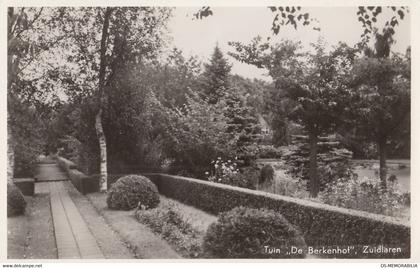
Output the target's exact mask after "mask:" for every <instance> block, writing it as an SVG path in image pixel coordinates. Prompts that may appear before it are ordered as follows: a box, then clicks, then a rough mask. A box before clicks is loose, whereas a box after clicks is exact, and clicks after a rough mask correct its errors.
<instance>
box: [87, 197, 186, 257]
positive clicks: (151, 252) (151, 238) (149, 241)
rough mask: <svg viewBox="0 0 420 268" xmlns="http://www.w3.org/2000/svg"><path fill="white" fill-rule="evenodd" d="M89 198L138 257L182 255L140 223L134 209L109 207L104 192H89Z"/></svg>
mask: <svg viewBox="0 0 420 268" xmlns="http://www.w3.org/2000/svg"><path fill="white" fill-rule="evenodd" d="M87 198H88V199H89V200H90V202H91V204H92V205H93V206H94V207H95V209H96V211H98V213H99V214H100V215H102V216H103V217H104V219H105V221H106V222H107V223H108V224H109V226H110V227H111V228H112V229H113V230H114V231H115V232H116V233H118V235H119V236H120V237H121V238H122V239H123V240H124V242H125V243H126V244H127V246H128V247H130V249H131V250H132V251H133V253H134V256H135V257H136V258H141V259H176V258H180V257H181V256H179V254H177V253H176V252H175V251H174V250H173V249H172V248H171V246H170V245H169V244H168V243H167V242H166V241H164V240H163V239H162V238H160V237H159V236H157V235H156V234H154V233H153V232H152V231H151V230H150V229H149V228H148V227H147V226H145V225H143V224H141V223H139V222H138V221H137V220H136V218H135V217H134V211H121V210H110V209H108V207H107V204H106V194H104V193H92V194H88V195H87Z"/></svg>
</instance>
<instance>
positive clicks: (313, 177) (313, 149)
mask: <svg viewBox="0 0 420 268" xmlns="http://www.w3.org/2000/svg"><path fill="white" fill-rule="evenodd" d="M317 155H318V137H317V135H316V134H314V133H309V180H310V181H309V192H310V195H311V197H317V196H318V193H319V177H318V162H317V161H318V160H317Z"/></svg>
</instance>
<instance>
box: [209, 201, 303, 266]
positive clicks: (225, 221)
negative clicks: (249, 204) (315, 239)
mask: <svg viewBox="0 0 420 268" xmlns="http://www.w3.org/2000/svg"><path fill="white" fill-rule="evenodd" d="M291 246H295V247H297V248H301V249H303V252H305V251H306V243H305V240H304V239H303V237H302V235H301V233H300V231H299V230H298V229H296V228H295V227H294V226H293V225H291V224H290V223H289V222H288V221H287V220H286V219H285V218H284V217H283V216H282V215H281V214H280V213H278V212H275V211H274V210H267V209H255V208H246V207H237V208H234V209H232V210H231V211H228V212H224V213H221V214H220V215H219V218H218V220H217V222H215V223H212V224H211V225H210V226H209V228H208V230H207V233H206V236H205V237H204V243H203V248H204V251H205V253H206V254H208V255H209V257H213V258H290V257H293V258H299V257H304V256H305V255H304V254H300V255H290V254H287V252H288V251H289V249H290V247H291ZM267 247H269V248H276V249H280V253H274V254H270V253H268V251H267Z"/></svg>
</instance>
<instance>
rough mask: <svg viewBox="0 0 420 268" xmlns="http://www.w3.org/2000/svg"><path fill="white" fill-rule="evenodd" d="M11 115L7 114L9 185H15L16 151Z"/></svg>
mask: <svg viewBox="0 0 420 268" xmlns="http://www.w3.org/2000/svg"><path fill="white" fill-rule="evenodd" d="M9 117H10V115H9V113H8V114H7V119H8V120H7V183H13V172H14V168H15V151H14V148H13V136H12V130H11V128H10V127H11V126H10V120H9Z"/></svg>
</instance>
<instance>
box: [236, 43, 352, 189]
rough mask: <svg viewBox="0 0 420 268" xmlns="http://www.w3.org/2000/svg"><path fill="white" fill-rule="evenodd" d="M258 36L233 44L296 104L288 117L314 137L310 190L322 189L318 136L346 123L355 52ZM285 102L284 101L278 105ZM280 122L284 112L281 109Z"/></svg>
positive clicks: (311, 141)
mask: <svg viewBox="0 0 420 268" xmlns="http://www.w3.org/2000/svg"><path fill="white" fill-rule="evenodd" d="M260 41H261V39H260V38H256V39H254V40H253V42H252V43H251V44H249V45H242V44H240V43H232V45H233V46H234V47H235V49H236V51H237V52H238V53H233V54H232V56H234V57H235V58H236V59H238V60H241V61H243V62H247V63H250V64H254V65H256V66H257V67H260V68H266V69H267V70H268V72H269V74H270V76H271V77H272V78H273V80H274V84H275V90H277V91H278V92H277V94H278V95H280V97H279V98H277V99H280V100H281V99H282V98H288V99H289V101H291V103H292V105H291V106H292V107H293V108H291V110H290V111H289V113H288V114H287V117H288V118H289V119H290V120H292V121H294V122H296V123H298V124H299V125H301V126H302V127H303V129H304V131H305V133H306V134H307V135H308V136H309V140H308V142H309V148H310V150H309V151H310V153H309V178H310V192H311V195H312V196H316V195H317V194H318V192H319V190H320V185H319V176H318V167H317V166H318V163H317V154H318V146H317V144H318V139H319V137H320V136H321V135H326V134H329V133H331V131H332V130H333V129H334V128H335V127H336V126H337V125H338V124H339V123H340V115H341V114H342V113H343V112H344V110H343V109H344V107H346V106H343V103H344V102H345V100H346V98H347V96H348V95H349V90H348V87H347V85H348V81H347V80H348V78H347V77H348V75H349V71H350V70H351V65H352V62H353V60H354V57H355V52H354V50H352V49H351V48H349V47H347V46H346V45H344V44H340V45H339V46H338V47H337V48H336V49H335V50H333V51H332V52H330V53H327V52H326V51H325V50H324V48H325V44H322V43H317V44H314V45H313V46H314V50H315V52H314V53H303V52H301V47H300V45H299V43H293V42H289V41H285V42H283V43H281V44H279V45H277V46H274V47H271V48H270V47H269V45H268V44H267V43H261V42H260ZM277 105H278V106H280V107H281V106H282V104H281V103H280V104H277ZM279 117H280V118H279V121H281V120H282V117H284V114H279Z"/></svg>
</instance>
